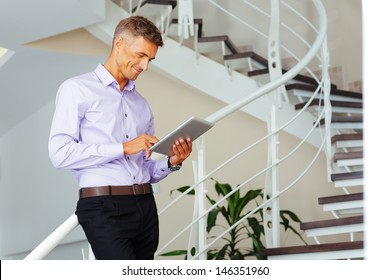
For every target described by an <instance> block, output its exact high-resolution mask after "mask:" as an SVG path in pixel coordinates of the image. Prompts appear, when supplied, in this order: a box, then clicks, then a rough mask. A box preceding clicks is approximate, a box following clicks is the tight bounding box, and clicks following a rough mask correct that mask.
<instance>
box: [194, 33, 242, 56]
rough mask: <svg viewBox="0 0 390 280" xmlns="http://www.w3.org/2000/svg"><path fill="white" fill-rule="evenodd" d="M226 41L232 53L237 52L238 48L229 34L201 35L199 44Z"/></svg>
mask: <svg viewBox="0 0 390 280" xmlns="http://www.w3.org/2000/svg"><path fill="white" fill-rule="evenodd" d="M222 42H223V43H225V45H226V47H227V48H228V49H229V50H230V52H231V53H232V54H236V53H237V52H238V51H237V48H236V46H235V45H234V44H233V42H232V41H231V40H230V38H229V36H227V35H220V36H208V37H199V38H198V44H202V43H222Z"/></svg>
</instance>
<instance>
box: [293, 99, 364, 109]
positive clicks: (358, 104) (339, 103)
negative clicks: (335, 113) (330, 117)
mask: <svg viewBox="0 0 390 280" xmlns="http://www.w3.org/2000/svg"><path fill="white" fill-rule="evenodd" d="M324 102H325V101H324V100H323V99H313V100H312V101H311V102H310V104H309V106H315V105H317V106H318V105H321V106H323V105H324ZM307 103H308V102H302V103H299V104H295V109H296V110H298V109H302V108H303V107H305V105H306V104H307ZM330 104H331V105H332V107H344V108H356V109H362V108H363V103H361V102H351V101H337V100H331V101H330Z"/></svg>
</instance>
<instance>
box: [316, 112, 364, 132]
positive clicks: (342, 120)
mask: <svg viewBox="0 0 390 280" xmlns="http://www.w3.org/2000/svg"><path fill="white" fill-rule="evenodd" d="M319 124H320V125H324V124H325V119H321V120H320V123H319ZM331 127H332V128H333V129H363V116H362V115H357V116H332V121H331Z"/></svg>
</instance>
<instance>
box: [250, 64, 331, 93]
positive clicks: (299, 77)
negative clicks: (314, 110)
mask: <svg viewBox="0 0 390 280" xmlns="http://www.w3.org/2000/svg"><path fill="white" fill-rule="evenodd" d="M267 63H268V62H267ZM286 72H287V70H285V69H282V73H283V74H284V73H286ZM264 74H269V69H268V68H265V69H256V70H252V71H248V73H247V75H248V77H254V76H259V75H264ZM293 80H297V81H300V82H304V83H308V84H312V85H316V86H317V85H318V82H317V81H316V80H315V79H313V78H310V77H308V76H305V75H301V74H298V75H296V76H295V77H294V78H293ZM332 86H333V87H335V85H332Z"/></svg>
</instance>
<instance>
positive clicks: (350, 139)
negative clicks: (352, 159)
mask: <svg viewBox="0 0 390 280" xmlns="http://www.w3.org/2000/svg"><path fill="white" fill-rule="evenodd" d="M331 141H332V144H335V145H336V147H337V148H353V147H363V134H362V133H351V134H336V135H334V136H332V139H331Z"/></svg>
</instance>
